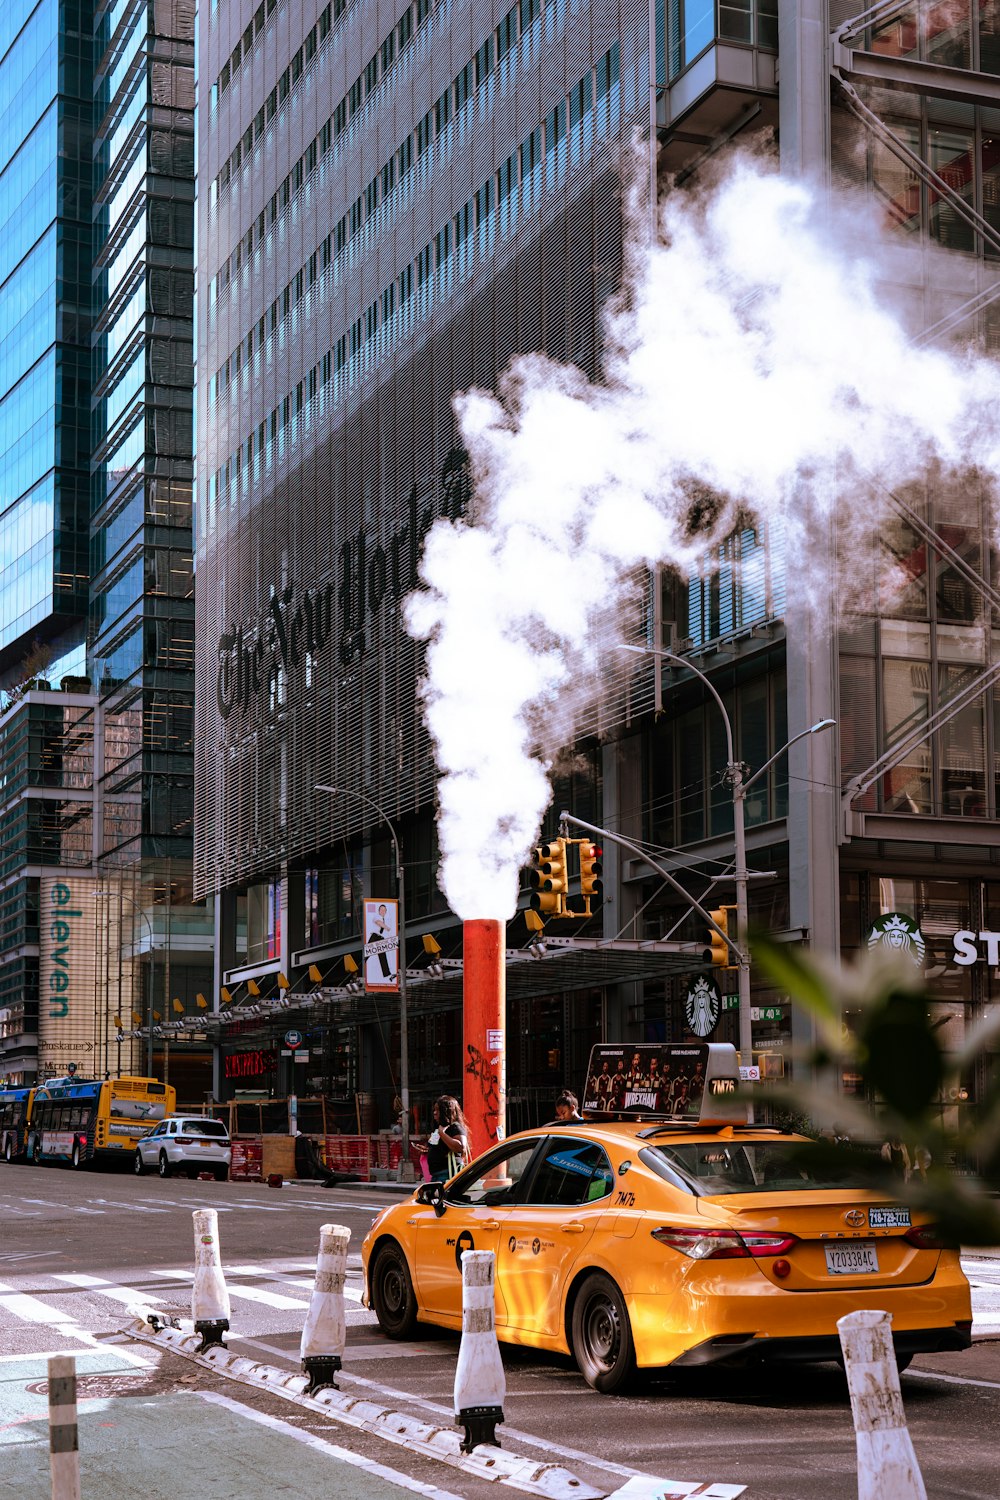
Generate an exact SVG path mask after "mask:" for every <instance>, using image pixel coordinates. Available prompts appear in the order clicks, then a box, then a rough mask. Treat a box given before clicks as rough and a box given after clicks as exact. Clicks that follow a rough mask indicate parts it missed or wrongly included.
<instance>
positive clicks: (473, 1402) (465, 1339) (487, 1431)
mask: <svg viewBox="0 0 1000 1500" xmlns="http://www.w3.org/2000/svg"><path fill="white" fill-rule="evenodd" d="M493 1275H494V1255H493V1251H492V1250H463V1252H462V1342H461V1344H460V1345H459V1348H458V1368H457V1369H456V1371H455V1422H456V1423H457V1425H458V1426H459V1427H464V1428H465V1437H464V1439H463V1441H462V1451H463V1453H471V1452H472V1450H473V1448H475V1447H476V1445H477V1444H478V1443H492V1444H493V1446H494V1447H495V1448H499V1446H500V1442H499V1439H498V1438H497V1435H496V1426H497V1423H498V1422H502V1421H503V1398H504V1396H505V1395H506V1392H507V1378H506V1376H505V1375H504V1368H503V1360H502V1359H501V1358H500V1345H499V1344H498V1343H497V1330H496V1316H495V1312H494V1306H493Z"/></svg>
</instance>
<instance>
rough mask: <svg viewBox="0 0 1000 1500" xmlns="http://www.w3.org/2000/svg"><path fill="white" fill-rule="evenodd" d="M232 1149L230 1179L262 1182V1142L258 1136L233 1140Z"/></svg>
mask: <svg viewBox="0 0 1000 1500" xmlns="http://www.w3.org/2000/svg"><path fill="white" fill-rule="evenodd" d="M232 1151H233V1155H232V1161H231V1162H230V1164H229V1176H230V1179H231V1180H232V1181H233V1182H263V1180H264V1143H263V1141H262V1140H261V1138H260V1136H257V1138H256V1139H255V1140H242V1141H233V1142H232Z"/></svg>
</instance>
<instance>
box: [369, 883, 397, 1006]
mask: <svg viewBox="0 0 1000 1500" xmlns="http://www.w3.org/2000/svg"><path fill="white" fill-rule="evenodd" d="M364 908H365V958H364V966H365V989H366V990H398V989H399V903H398V902H396V901H379V900H374V901H365V903H364Z"/></svg>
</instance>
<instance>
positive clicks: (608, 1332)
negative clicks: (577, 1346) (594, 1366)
mask: <svg viewBox="0 0 1000 1500" xmlns="http://www.w3.org/2000/svg"><path fill="white" fill-rule="evenodd" d="M583 1326H584V1335H585V1337H586V1340H587V1346H588V1349H589V1351H590V1353H591V1354H592V1355H593V1357H594V1359H596V1360H598V1361H599V1362H600V1363H601V1364H602V1365H610V1364H613V1363H614V1360H615V1356H616V1354H617V1352H618V1344H619V1341H620V1339H621V1326H620V1324H619V1322H618V1313H617V1310H616V1308H615V1307H614V1306H613V1304H612V1303H611V1302H609V1301H608V1300H607V1299H606V1298H604V1297H601V1298H598V1299H595V1300H594V1301H593V1302H591V1303H590V1305H589V1307H588V1308H587V1316H586V1318H585V1319H584V1325H583Z"/></svg>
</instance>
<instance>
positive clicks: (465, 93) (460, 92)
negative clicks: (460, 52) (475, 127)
mask: <svg viewBox="0 0 1000 1500" xmlns="http://www.w3.org/2000/svg"><path fill="white" fill-rule="evenodd" d="M474 76H475V73H474V68H473V65H472V63H471V62H469V63H466V65H465V67H464V68H463V69H462V71H461V73H459V75H458V77H457V78H456V79H455V113H456V114H458V112H459V110H460V109H461V108H462V106H463V104H464V103H465V101H466V100H467V99H468V97H469V95H470V94H471V93H472V90H473V88H474V87H475V84H474V81H473V80H474Z"/></svg>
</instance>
